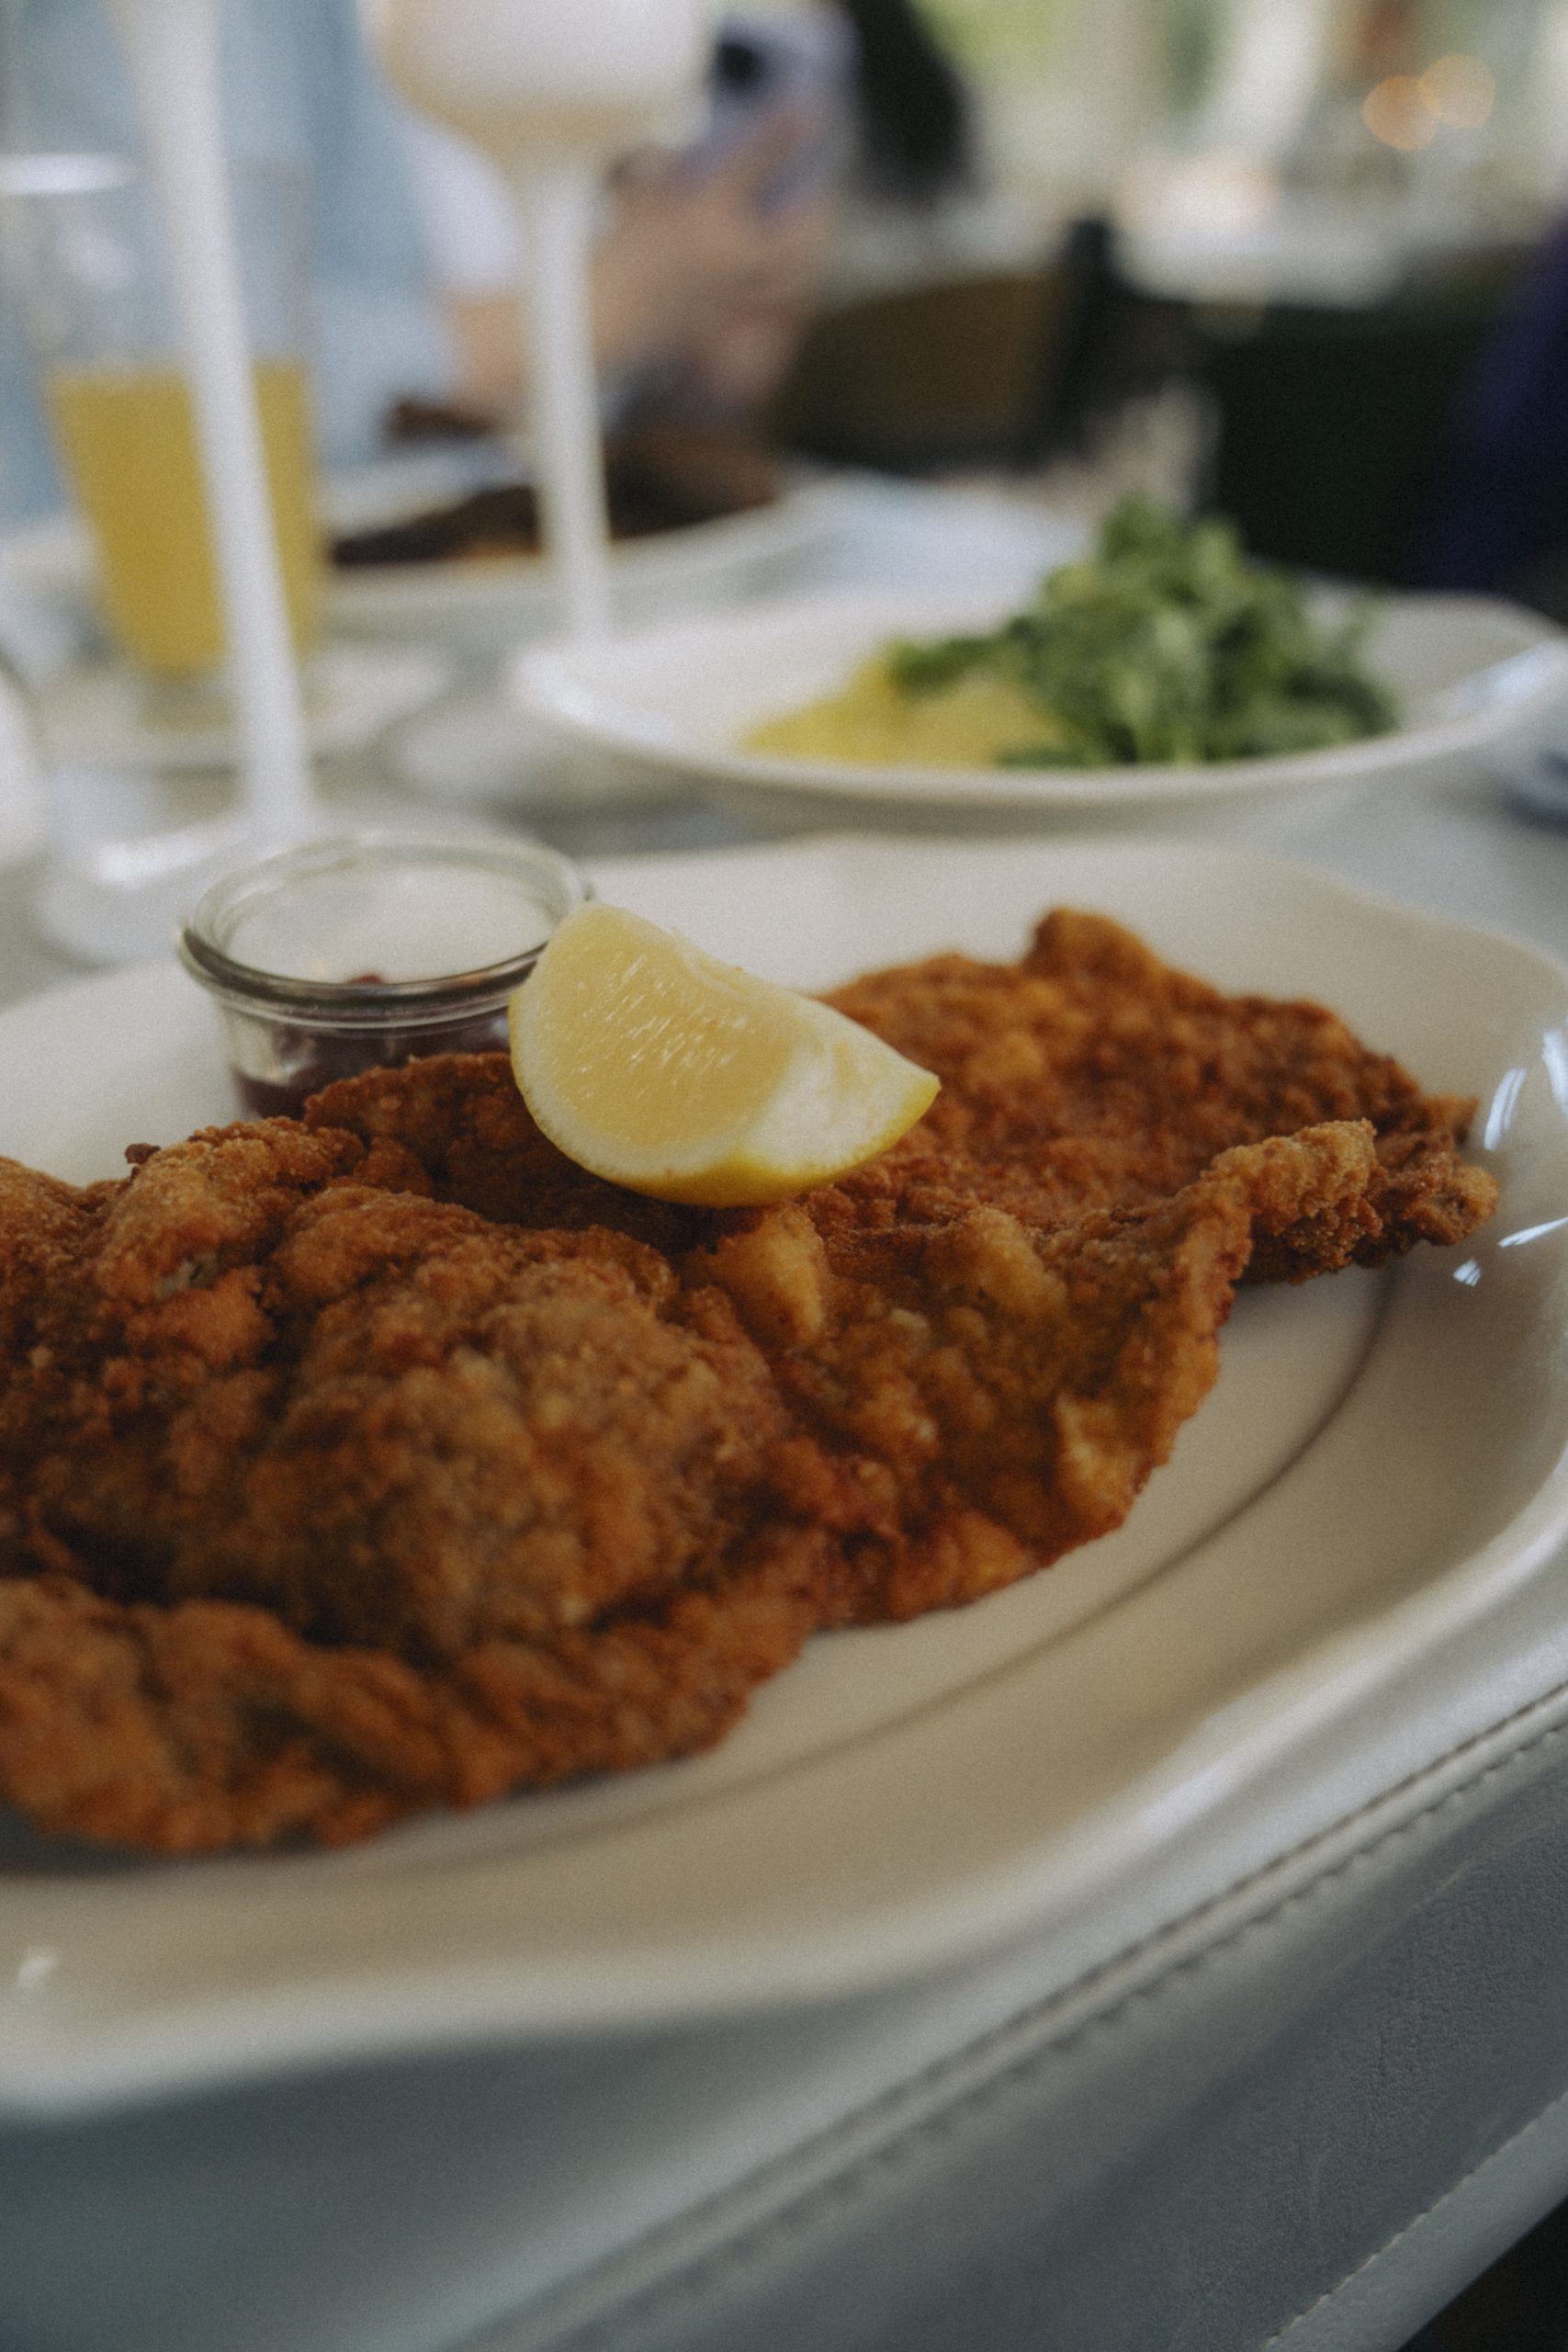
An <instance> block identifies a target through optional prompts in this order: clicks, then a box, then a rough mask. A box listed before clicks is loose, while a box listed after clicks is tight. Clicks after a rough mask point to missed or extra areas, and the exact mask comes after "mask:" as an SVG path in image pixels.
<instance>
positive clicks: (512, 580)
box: [0, 464, 847, 646]
mask: <svg viewBox="0 0 1568 2352" xmlns="http://www.w3.org/2000/svg"><path fill="white" fill-rule="evenodd" d="M471 482H472V469H469V471H468V474H465V473H464V472H463V471H462V470H461V469H454V468H447V469H445V470H443V469H440V468H439V467H434V466H425V467H410V466H409V465H406V464H404V465H399V466H389V467H377V468H367V469H365V470H364V472H363V473H362V474H348V475H344V476H343V477H342V478H340V479H337V480H334V481H330V482H329V483H328V484H327V485H326V489H325V492H324V493H323V499H322V505H323V510H324V512H325V514H326V516H327V519H328V521H329V523H330V525H331V526H332V527H333V528H350V527H361V526H368V525H369V524H371V523H380V522H389V521H395V520H396V519H397V517H398V516H399V515H400V514H404V513H407V512H409V511H410V510H411V508H415V507H418V506H420V505H428V504H434V503H438V502H439V501H440V500H442V499H443V498H446V497H448V496H452V497H456V496H458V495H460V494H461V492H462V491H463V490H464V489H465V488H466V487H470V486H471ZM846 494H847V493H846V492H845V490H844V488H843V487H842V486H841V485H840V483H839V482H838V481H832V480H820V481H813V480H802V481H799V482H797V483H795V485H793V486H792V487H791V488H789V489H787V490H786V491H785V492H784V494H783V495H782V496H781V497H779V498H777V499H775V500H774V501H773V503H772V504H771V505H769V506H759V507H754V508H752V509H750V511H749V512H747V513H745V514H741V515H721V516H719V517H718V518H717V519H716V520H715V521H714V522H711V523H696V524H693V525H691V526H688V527H687V528H686V529H683V530H677V531H660V532H655V533H652V534H650V535H649V537H647V538H640V539H631V540H627V541H626V542H624V543H623V544H622V545H620V546H618V547H616V548H615V549H614V550H613V551H612V558H611V560H612V563H613V566H614V578H615V597H616V603H617V606H618V608H619V610H620V612H621V614H622V616H623V617H625V618H627V619H635V618H636V617H637V616H638V615H639V614H640V615H642V616H648V615H649V613H655V612H659V611H661V610H667V609H668V608H669V606H670V605H671V603H673V604H675V605H676V606H677V607H678V608H679V607H681V606H682V605H684V606H690V605H698V606H699V607H700V606H701V605H704V604H705V603H707V602H709V601H711V600H712V599H714V598H716V597H726V598H728V597H729V596H732V595H738V594H742V593H745V594H750V593H752V592H754V591H755V590H756V589H758V588H759V587H761V586H763V585H764V584H766V583H767V582H768V581H769V580H770V579H771V578H773V575H774V574H775V572H776V570H777V567H779V566H780V565H782V564H784V563H786V562H788V561H791V560H794V559H795V557H797V556H799V555H802V554H804V553H806V552H807V550H808V549H810V548H815V547H818V546H819V545H820V544H821V542H822V541H823V540H824V539H825V538H826V537H828V536H829V534H830V533H831V532H832V531H833V530H834V529H835V528H836V527H837V526H838V523H839V521H840V516H841V515H842V513H843V511H844V504H845V498H846ZM0 590H5V591H8V592H9V593H10V594H12V595H14V596H16V595H22V596H29V597H31V598H33V599H35V600H36V601H37V602H38V603H39V605H40V606H43V607H46V608H48V609H50V610H51V611H52V612H54V613H55V614H56V615H58V616H61V618H62V621H64V620H67V619H70V618H72V617H74V618H76V619H77V620H78V623H80V622H83V621H85V619H86V618H87V617H88V616H89V613H90V606H91V597H92V556H91V548H90V543H89V541H88V537H87V534H86V530H85V526H83V524H82V523H81V522H79V521H78V520H77V519H76V518H74V517H73V516H60V517H55V518H51V520H49V521H47V522H44V523H38V524H33V525H29V526H28V527H27V528H25V529H23V530H18V531H16V532H14V533H12V534H11V535H10V537H7V538H6V539H5V540H4V541H3V542H0ZM555 613H556V605H555V596H554V591H553V589H552V587H551V584H550V581H549V577H548V574H547V570H546V567H545V565H544V563H543V562H542V560H540V559H539V558H538V557H536V556H521V555H520V556H514V557H506V556H502V557H494V558H487V559H486V560H483V561H471V562H464V561H453V562H447V563H418V564H413V563H409V564H402V563H399V564H373V565H366V566H364V567H363V568H360V569H357V570H353V571H329V573H328V575H327V594H326V620H327V626H328V628H329V630H332V631H342V632H344V633H346V634H347V635H350V636H354V637H382V636H389V637H394V638H399V639H406V638H411V637H414V638H437V639H456V640H459V641H461V642H462V643H464V644H471V643H474V642H475V641H476V640H478V641H482V643H483V644H485V645H489V644H491V642H493V643H494V644H496V645H498V646H510V645H512V644H513V643H514V642H515V640H516V639H517V638H518V637H519V636H521V635H523V634H524V633H525V632H526V631H529V630H534V629H537V628H548V627H550V626H551V625H552V624H553V622H554V619H555Z"/></svg>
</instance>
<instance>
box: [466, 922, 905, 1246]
mask: <svg viewBox="0 0 1568 2352" xmlns="http://www.w3.org/2000/svg"><path fill="white" fill-rule="evenodd" d="M511 1032H512V1066H513V1070H514V1071H515V1072H516V1076H517V1083H518V1086H519V1087H520V1088H521V1090H522V1092H523V1099H524V1101H525V1103H527V1105H528V1108H529V1110H530V1111H531V1112H532V1113H533V1114H534V1116H535V1118H536V1120H537V1121H538V1123H539V1125H540V1126H541V1127H542V1128H543V1129H544V1131H545V1133H546V1135H547V1136H549V1138H550V1140H551V1142H552V1143H554V1144H555V1145H557V1146H558V1148H559V1149H560V1150H562V1151H564V1152H565V1153H566V1154H567V1156H568V1158H569V1159H575V1160H576V1161H577V1162H578V1164H579V1165H580V1166H581V1167H583V1168H587V1169H589V1170H592V1173H593V1174H594V1175H595V1176H605V1177H608V1178H609V1179H610V1180H611V1182H614V1183H616V1184H624V1185H626V1187H627V1188H628V1190H629V1191H631V1192H634V1193H651V1194H652V1195H653V1197H654V1198H655V1199H656V1200H663V1201H690V1202H694V1203H696V1204H700V1205H702V1206H705V1207H709V1208H736V1207H739V1206H741V1205H743V1204H748V1203H753V1202H763V1201H778V1200H784V1199H785V1198H786V1197H787V1196H788V1195H789V1194H790V1193H800V1192H804V1191H806V1190H807V1188H808V1187H809V1186H810V1185H813V1184H821V1183H825V1182H828V1180H829V1178H831V1177H834V1176H841V1175H843V1174H844V1173H845V1172H846V1171H847V1170H850V1169H852V1168H859V1167H860V1166H861V1165H862V1164H863V1162H864V1161H866V1160H868V1159H875V1158H876V1156H877V1154H878V1153H879V1152H882V1151H886V1149H887V1147H888V1146H889V1144H892V1143H896V1142H897V1139H898V1137H899V1136H901V1135H902V1134H903V1133H904V1132H905V1130H906V1128H908V1127H911V1126H913V1125H914V1124H915V1121H916V1120H917V1119H918V1118H919V1116H920V1114H921V1113H922V1112H923V1111H925V1110H926V1109H927V1108H928V1107H929V1105H930V1104H931V1102H932V1101H933V1100H934V1098H935V1096H936V1092H937V1083H938V1081H937V1080H935V1079H934V1078H933V1077H932V1076H931V1072H930V1071H929V1070H924V1069H919V1066H918V1065H917V1064H916V1063H914V1062H911V1061H907V1060H906V1059H905V1057H904V1056H903V1055H902V1054H898V1053H895V1052H894V1050H893V1048H892V1046H886V1045H884V1044H883V1042H882V1040H881V1038H880V1037H874V1036H873V1035H872V1033H871V1031H870V1030H869V1029H863V1028H862V1027H861V1026H860V1024H859V1023H857V1022H853V1021H850V1020H847V1019H846V1018H845V1016H844V1015H843V1014H842V1013H841V1012H833V1011H831V1010H830V1008H829V1006H827V1005H825V1004H818V1003H816V1002H815V1001H813V999H811V998H810V997H807V996H797V995H796V994H795V991H794V989H784V988H778V987H775V986H774V984H773V982H772V981H770V980H759V979H755V978H752V976H751V975H750V973H749V972H743V971H740V970H739V969H738V968H737V967H735V966H734V965H731V964H721V963H719V962H718V960H717V959H716V957H715V956H707V955H705V954H704V952H703V950H702V949H701V948H700V947H695V946H694V945H693V944H692V942H691V941H690V940H688V939H682V938H681V937H680V936H679V935H678V934H677V933H674V932H671V931H663V930H661V929H660V926H659V925H658V924H657V923H651V922H644V921H643V919H642V917H641V916H640V915H633V914H627V913H626V911H625V910H623V909H621V908H619V907H607V906H600V905H597V904H594V905H591V906H586V907H579V908H578V909H577V910H575V911H574V912H573V913H571V914H570V915H568V917H567V918H566V921H565V922H563V923H562V924H561V925H560V927H559V929H558V931H557V932H556V933H554V934H553V936H552V937H551V939H550V942H549V944H548V945H547V947H546V949H545V951H544V954H543V955H542V956H540V958H539V960H538V963H537V964H536V966H535V967H534V970H533V973H532V975H531V977H530V978H528V979H527V980H525V982H524V984H523V986H522V987H521V988H520V989H518V991H517V993H516V995H515V996H514V997H513V1000H512V1012H511Z"/></svg>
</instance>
